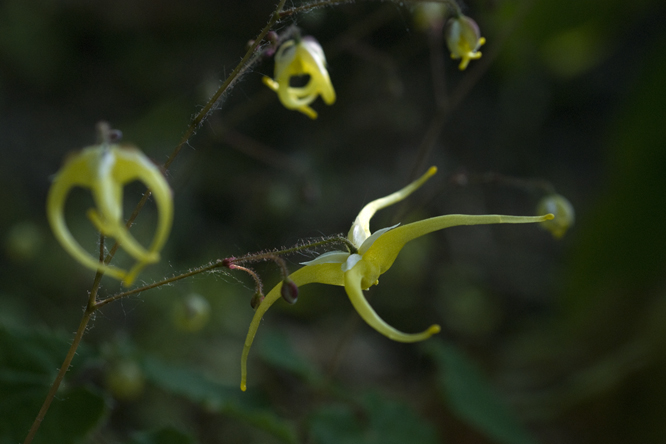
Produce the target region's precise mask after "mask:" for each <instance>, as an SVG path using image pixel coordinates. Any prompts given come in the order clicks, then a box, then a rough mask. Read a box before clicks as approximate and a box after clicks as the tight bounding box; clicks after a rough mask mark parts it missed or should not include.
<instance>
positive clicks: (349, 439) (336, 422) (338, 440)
mask: <svg viewBox="0 0 666 444" xmlns="http://www.w3.org/2000/svg"><path fill="white" fill-rule="evenodd" d="M309 428H310V437H311V438H312V442H313V443H316V444H357V443H362V442H364V441H363V428H362V427H361V423H360V421H359V419H358V418H357V417H356V415H355V414H354V411H353V410H352V409H351V407H349V406H346V405H327V406H324V407H321V408H319V409H317V410H316V411H315V412H314V413H313V414H312V415H311V416H310V420H309Z"/></svg>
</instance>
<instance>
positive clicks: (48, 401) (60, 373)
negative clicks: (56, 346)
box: [23, 306, 95, 444]
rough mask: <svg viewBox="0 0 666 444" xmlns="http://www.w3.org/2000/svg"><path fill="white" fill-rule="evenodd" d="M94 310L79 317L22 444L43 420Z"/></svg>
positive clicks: (30, 437) (32, 435) (30, 436)
mask: <svg viewBox="0 0 666 444" xmlns="http://www.w3.org/2000/svg"><path fill="white" fill-rule="evenodd" d="M94 310H95V307H94V306H93V308H92V310H91V309H90V308H86V311H85V312H84V314H83V318H81V323H80V324H79V328H78V330H77V331H76V335H75V336H74V341H73V342H72V345H71V346H70V347H69V351H68V352H67V356H65V360H64V361H63V363H62V367H60V370H59V371H58V375H57V376H56V378H55V381H53V384H52V385H51V388H50V389H49V392H48V394H47V395H46V399H45V400H44V403H43V404H42V408H41V409H39V413H38V414H37V418H35V421H34V422H33V423H32V427H30V431H29V432H28V436H26V438H25V441H23V444H30V443H31V442H32V439H33V438H34V437H35V434H36V433H37V430H38V429H39V426H40V425H41V424H42V421H44V417H45V416H46V412H47V411H48V410H49V407H50V406H51V402H52V401H53V398H55V395H56V393H57V392H58V388H59V387H60V383H61V382H62V380H63V379H64V378H65V373H67V370H69V366H70V364H71V363H72V359H74V355H76V349H77V348H78V347H79V343H80V342H81V338H83V334H84V333H85V332H86V326H87V325H88V321H89V320H90V317H91V316H92V314H93V312H94Z"/></svg>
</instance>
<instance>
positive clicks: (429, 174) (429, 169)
mask: <svg viewBox="0 0 666 444" xmlns="http://www.w3.org/2000/svg"><path fill="white" fill-rule="evenodd" d="M435 173H437V167H436V166H431V167H430V168H428V172H427V173H426V175H427V176H428V177H430V176H432V175H434V174H435Z"/></svg>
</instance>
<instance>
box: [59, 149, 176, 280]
mask: <svg viewBox="0 0 666 444" xmlns="http://www.w3.org/2000/svg"><path fill="white" fill-rule="evenodd" d="M135 180H139V181H141V182H143V183H144V184H145V185H146V186H147V187H148V188H149V189H150V190H151V191H152V194H153V196H154V197H155V202H156V204H157V209H158V212H159V219H158V223H157V229H156V232H155V236H154V238H153V241H152V243H151V244H150V247H149V248H148V249H146V248H144V247H143V246H142V245H141V244H140V243H139V242H138V241H137V240H136V239H135V238H134V237H133V236H132V235H131V234H130V233H129V231H128V230H127V227H126V226H125V222H124V220H123V209H122V208H123V186H124V185H125V184H126V183H129V182H132V181H135ZM76 186H79V187H83V188H89V189H90V191H91V193H92V195H93V199H94V201H95V206H96V208H91V209H90V210H88V213H87V215H88V218H89V219H90V221H91V222H92V223H93V225H94V226H95V228H97V229H98V230H99V232H100V233H102V234H103V235H105V236H110V237H113V238H115V239H116V241H117V242H118V243H119V244H120V245H121V247H122V248H123V249H124V250H125V251H127V253H128V254H129V255H130V256H132V257H133V258H134V259H136V261H137V263H136V264H135V265H134V267H132V268H131V269H130V270H129V271H126V270H122V269H120V268H118V267H115V266H112V265H108V264H105V263H104V262H102V261H100V260H99V259H95V258H94V257H92V256H91V255H90V254H88V252H87V251H86V250H85V249H84V248H83V247H81V245H80V244H79V243H78V242H77V241H76V239H74V237H73V236H72V234H71V233H70V231H69V229H68V228H67V224H66V222H65V215H64V208H65V202H66V200H67V196H68V195H69V192H70V191H71V190H72V189H73V188H74V187H76ZM47 215H48V219H49V223H50V224H51V228H52V229H53V233H54V234H55V237H56V238H57V239H58V241H59V242H60V243H61V244H62V246H63V247H64V248H65V250H67V252H68V253H69V254H71V255H72V256H73V257H74V258H75V259H76V260H78V261H79V262H80V263H82V264H83V265H85V266H86V267H88V268H92V269H93V270H97V271H100V272H103V273H105V274H107V275H109V276H112V277H114V278H116V279H120V280H122V281H123V284H124V285H130V284H132V282H133V281H134V279H135V278H136V276H137V274H138V273H139V272H140V271H141V270H142V269H143V267H145V266H146V265H147V264H151V263H155V262H157V261H159V259H160V254H159V251H160V250H161V249H162V246H163V245H164V243H165V242H166V240H167V238H168V236H169V232H170V231H171V223H172V220H173V202H172V196H171V189H170V188H169V185H168V184H167V182H166V179H165V178H164V175H163V174H162V172H161V171H160V169H159V168H158V167H157V166H156V165H155V164H154V163H152V162H151V161H150V160H149V159H148V158H147V157H146V156H145V155H143V153H141V151H139V150H138V149H137V148H134V147H129V146H120V145H110V144H108V143H102V144H100V145H95V146H90V147H87V148H84V149H83V150H82V151H80V152H79V153H77V154H74V155H73V156H71V157H70V158H69V159H67V161H66V162H65V164H64V166H63V167H62V168H61V169H60V171H59V172H58V173H57V174H56V176H55V178H54V180H53V184H52V186H51V189H50V190H49V195H48V199H47Z"/></svg>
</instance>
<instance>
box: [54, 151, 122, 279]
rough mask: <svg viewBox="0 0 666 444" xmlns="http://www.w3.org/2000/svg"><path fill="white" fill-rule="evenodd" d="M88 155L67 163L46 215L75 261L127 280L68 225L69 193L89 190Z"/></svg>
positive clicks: (82, 154)
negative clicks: (75, 189)
mask: <svg viewBox="0 0 666 444" xmlns="http://www.w3.org/2000/svg"><path fill="white" fill-rule="evenodd" d="M88 154H89V153H88V152H85V151H84V152H82V153H81V155H80V156H77V158H75V159H72V160H71V161H70V162H68V163H66V164H65V165H64V166H63V168H62V169H61V170H60V172H59V173H58V174H57V175H56V177H55V179H54V180H53V184H52V185H51V188H50V189H49V194H48V197H47V201H46V214H47V216H48V220H49V224H50V225H51V229H52V230H53V234H54V236H55V237H56V239H58V241H59V242H60V244H61V245H62V246H63V248H64V249H65V251H67V252H68V253H69V254H71V255H72V257H74V258H75V259H76V260H78V261H79V262H80V263H81V264H83V265H85V266H86V267H88V268H91V269H93V270H97V271H101V272H104V273H106V274H108V275H109V276H112V277H114V278H116V279H124V278H125V276H126V272H125V271H124V270H121V269H120V268H117V267H114V266H111V265H105V264H104V263H102V262H100V261H99V260H98V259H95V258H93V257H92V256H91V255H90V254H88V252H87V251H86V250H85V249H84V248H83V247H82V246H81V245H80V244H79V243H78V242H77V241H76V239H74V236H72V234H71V233H70V231H69V229H68V228H67V223H66V222H65V214H64V211H65V201H66V200H67V196H68V195H69V192H70V191H71V190H72V188H73V187H74V186H88V183H89V179H90V177H89V175H88V174H87V170H86V166H85V164H86V160H87V159H86V156H87V155H88Z"/></svg>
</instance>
